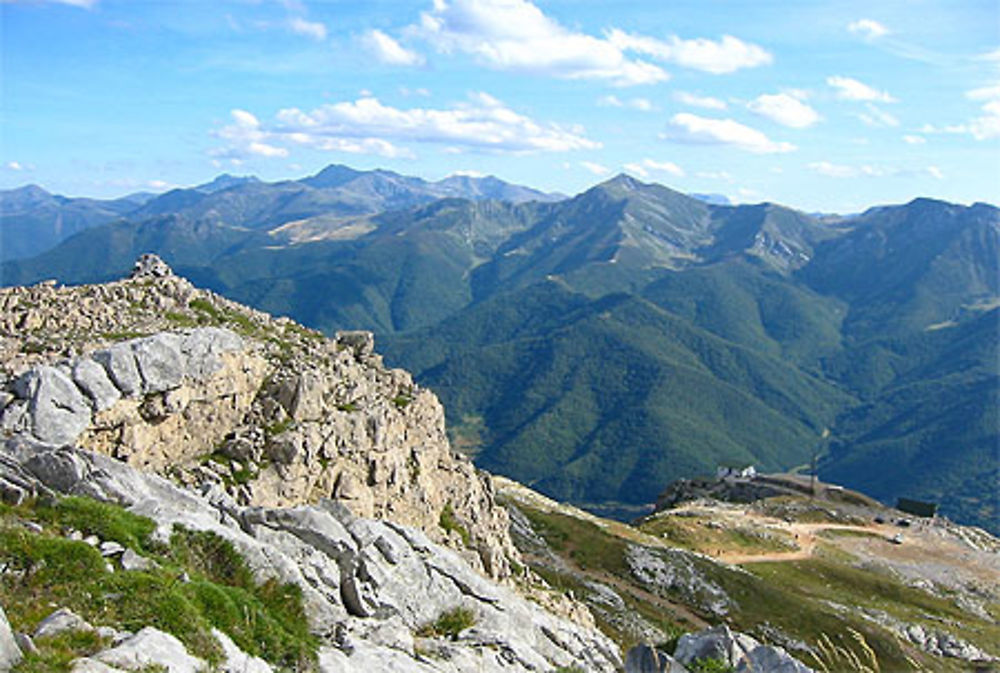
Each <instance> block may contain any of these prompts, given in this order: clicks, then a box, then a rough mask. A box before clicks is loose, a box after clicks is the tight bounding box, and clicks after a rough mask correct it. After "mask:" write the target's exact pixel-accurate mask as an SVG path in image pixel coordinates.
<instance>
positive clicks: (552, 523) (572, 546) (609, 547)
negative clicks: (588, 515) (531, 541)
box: [522, 508, 628, 577]
mask: <svg viewBox="0 0 1000 673" xmlns="http://www.w3.org/2000/svg"><path fill="white" fill-rule="evenodd" d="M522 511H523V512H524V514H525V516H527V517H528V519H529V520H530V521H531V526H532V528H534V529H535V532H537V533H538V534H539V535H541V536H542V537H543V538H544V539H545V541H546V542H547V543H548V544H549V546H551V547H552V548H553V549H555V550H556V551H559V552H563V553H564V554H568V555H569V557H570V558H571V559H572V560H573V561H574V562H575V563H576V564H577V565H578V566H580V568H582V569H584V570H590V569H600V570H607V571H608V572H611V573H614V574H616V575H619V576H621V577H628V568H627V567H626V565H625V545H626V541H625V540H623V539H622V538H620V537H617V536H615V535H612V534H610V533H608V532H606V531H605V530H604V529H602V528H601V527H600V526H598V525H596V524H594V523H591V522H590V521H583V520H581V519H577V518H574V517H571V516H566V515H565V514H556V513H554V512H542V511H539V510H534V509H528V508H524V509H523V510H522Z"/></svg>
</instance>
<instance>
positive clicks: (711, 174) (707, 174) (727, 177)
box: [695, 171, 733, 182]
mask: <svg viewBox="0 0 1000 673" xmlns="http://www.w3.org/2000/svg"><path fill="white" fill-rule="evenodd" d="M695 176H696V177H699V178H704V179H706V180H723V181H725V182H732V181H733V176H732V174H731V173H729V172H727V171H698V172H697V173H695Z"/></svg>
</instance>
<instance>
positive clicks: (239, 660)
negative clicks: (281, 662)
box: [212, 629, 274, 673]
mask: <svg viewBox="0 0 1000 673" xmlns="http://www.w3.org/2000/svg"><path fill="white" fill-rule="evenodd" d="M212 635H213V636H215V639H216V640H218V641H219V645H220V646H221V647H222V655H223V656H224V657H225V658H226V660H225V661H224V662H223V663H222V664H221V665H220V666H219V673H274V669H272V668H271V667H270V665H268V663H267V662H266V661H264V660H263V659H261V658H260V657H254V656H251V655H249V654H247V653H246V652H244V651H243V650H241V649H240V648H239V647H237V646H236V643H234V642H233V641H232V639H231V638H230V637H229V636H227V635H226V634H225V633H223V632H222V631H220V630H219V629H212Z"/></svg>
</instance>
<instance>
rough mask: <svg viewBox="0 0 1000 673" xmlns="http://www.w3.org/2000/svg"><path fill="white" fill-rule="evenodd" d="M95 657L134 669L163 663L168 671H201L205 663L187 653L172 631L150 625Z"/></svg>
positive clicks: (102, 661)
mask: <svg viewBox="0 0 1000 673" xmlns="http://www.w3.org/2000/svg"><path fill="white" fill-rule="evenodd" d="M92 658H93V659H96V660H97V661H99V662H101V663H104V664H108V665H109V666H114V667H117V668H124V669H129V670H134V669H137V668H141V667H143V666H146V667H151V666H162V667H163V668H165V669H166V670H167V671H168V673H198V672H199V671H201V670H202V669H203V668H204V666H205V662H204V661H202V660H201V659H198V658H197V657H193V656H191V655H190V654H188V652H187V650H186V649H185V648H184V644H183V643H181V641H179V640H177V638H175V637H174V636H172V635H170V634H169V633H164V632H163V631H160V630H158V629H154V628H153V627H151V626H147V627H146V628H144V629H142V630H141V631H139V632H138V633H136V634H135V635H134V636H131V637H130V638H127V639H126V640H124V641H122V642H121V643H120V644H118V645H117V646H115V647H113V648H111V649H108V650H103V651H101V652H98V653H97V654H95V655H94V656H93V657H92Z"/></svg>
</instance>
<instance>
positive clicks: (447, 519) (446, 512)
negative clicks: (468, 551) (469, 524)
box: [438, 502, 472, 547]
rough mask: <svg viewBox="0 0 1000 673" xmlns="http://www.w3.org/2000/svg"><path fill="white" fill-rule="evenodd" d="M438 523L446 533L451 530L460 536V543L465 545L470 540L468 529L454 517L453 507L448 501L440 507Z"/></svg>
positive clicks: (467, 544)
mask: <svg viewBox="0 0 1000 673" xmlns="http://www.w3.org/2000/svg"><path fill="white" fill-rule="evenodd" d="M438 525H439V526H441V528H442V529H444V531H445V532H446V533H448V534H451V532H452V531H455V532H457V533H458V536H459V537H460V538H462V544H464V545H465V546H466V547H468V546H469V543H470V542H471V541H472V538H471V537H470V535H469V531H468V529H466V527H465V526H463V525H462V524H461V523H460V522H459V520H458V519H457V518H456V517H455V509H454V508H453V507H452V506H451V503H450V502H449V503H447V504H445V506H444V507H443V508H442V509H441V515H440V516H439V517H438Z"/></svg>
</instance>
